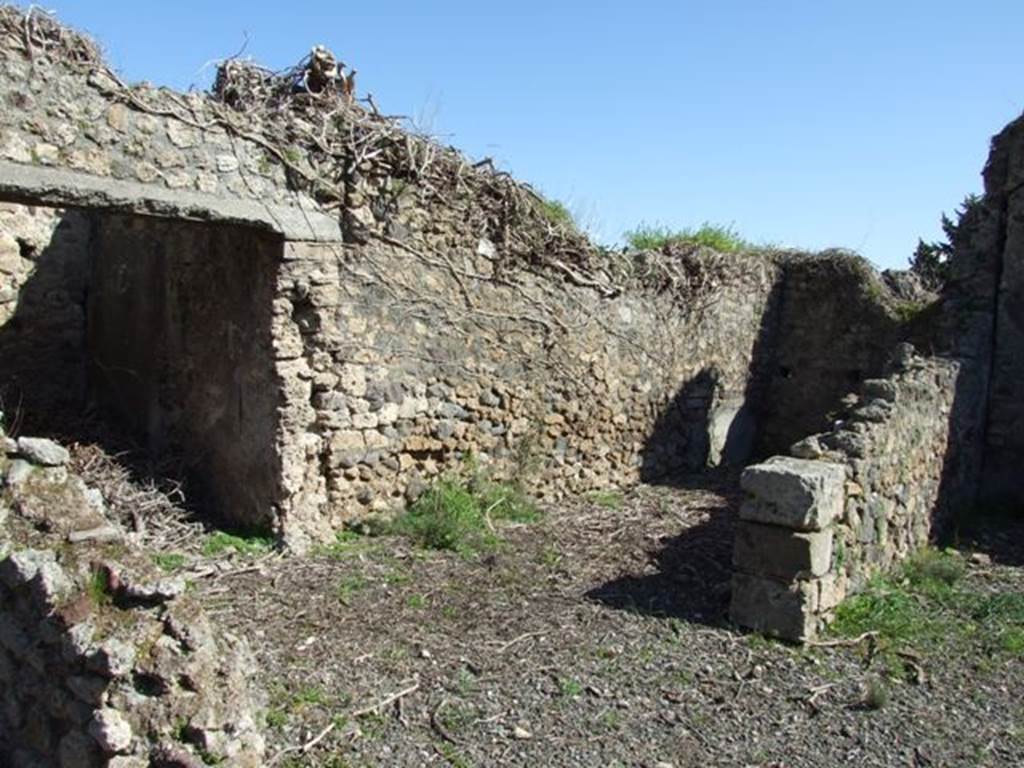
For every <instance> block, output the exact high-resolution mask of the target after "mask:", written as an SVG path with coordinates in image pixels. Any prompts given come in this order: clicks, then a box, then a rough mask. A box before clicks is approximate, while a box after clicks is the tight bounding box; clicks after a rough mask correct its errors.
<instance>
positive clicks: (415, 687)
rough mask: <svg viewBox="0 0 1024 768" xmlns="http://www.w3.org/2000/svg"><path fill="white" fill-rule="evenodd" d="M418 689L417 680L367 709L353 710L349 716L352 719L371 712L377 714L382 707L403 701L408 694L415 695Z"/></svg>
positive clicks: (418, 683)
mask: <svg viewBox="0 0 1024 768" xmlns="http://www.w3.org/2000/svg"><path fill="white" fill-rule="evenodd" d="M419 688H420V681H419V680H417V681H416V682H414V683H413V684H412V685H410V686H409V687H408V688H403V689H402V690H400V691H398V692H397V693H393V694H391V695H390V696H387V697H385V698H383V699H381V700H380V701H378V702H377V703H376V704H371V705H370V706H368V707H363V708H362V709H357V710H355V711H354V712H353V713H352V714H351V716H352V717H364V716H365V715H369V714H372V713H373V712H379V711H380V710H382V709H384V707H386V706H388V704H394V703H395V702H396V701H398V700H399V699H403V698H405V697H406V696H408V695H409V694H411V693H415V692H416V691H418V690H419Z"/></svg>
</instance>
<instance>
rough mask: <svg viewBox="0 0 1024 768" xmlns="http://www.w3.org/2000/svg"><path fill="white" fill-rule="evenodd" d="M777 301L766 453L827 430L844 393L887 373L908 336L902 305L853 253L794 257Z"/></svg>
mask: <svg viewBox="0 0 1024 768" xmlns="http://www.w3.org/2000/svg"><path fill="white" fill-rule="evenodd" d="M779 301H780V306H779V311H778V319H777V326H776V328H775V329H774V332H773V334H772V335H773V338H774V340H775V343H774V346H775V354H774V356H773V357H774V359H773V363H772V366H771V368H770V370H769V372H768V373H769V379H768V385H767V391H766V396H765V398H764V401H763V402H764V410H763V413H762V415H761V418H760V423H761V431H760V434H759V440H758V444H759V452H760V453H761V455H771V454H773V453H779V452H785V451H786V450H788V448H789V446H790V445H792V444H793V443H794V442H796V441H797V440H799V439H800V438H802V437H805V436H806V435H809V434H813V433H815V432H821V431H823V430H825V429H827V428H828V427H829V426H830V421H829V419H830V414H832V413H834V412H835V411H836V409H837V408H838V406H839V403H840V401H841V400H842V398H843V397H844V396H845V395H848V394H850V393H851V392H856V391H857V390H858V389H859V388H860V385H861V383H862V382H863V381H864V380H865V379H869V378H871V377H872V376H877V375H878V374H879V373H880V372H881V371H882V369H883V367H884V366H885V363H886V361H887V360H888V358H889V355H890V354H891V352H892V349H893V347H894V346H895V344H896V343H897V342H898V341H899V340H900V339H901V337H902V334H903V333H904V329H903V326H902V324H901V322H900V319H899V317H898V315H897V314H896V311H895V310H896V307H898V302H896V301H894V300H893V299H892V298H891V297H890V296H888V289H887V288H886V286H885V285H884V284H883V283H882V280H881V278H880V277H879V275H878V273H877V272H875V270H874V269H872V268H871V267H870V266H869V265H868V263H867V262H865V261H864V260H863V259H860V258H858V257H855V256H853V255H849V256H847V257H845V258H843V257H837V258H820V257H802V258H801V257H794V258H791V259H789V260H788V261H787V263H786V279H785V283H784V285H783V289H782V291H781V295H780V299H779Z"/></svg>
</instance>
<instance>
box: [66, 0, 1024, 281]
mask: <svg viewBox="0 0 1024 768" xmlns="http://www.w3.org/2000/svg"><path fill="white" fill-rule="evenodd" d="M46 6H47V7H49V8H52V9H54V10H56V11H57V13H58V16H59V17H60V18H61V19H63V20H64V21H66V22H69V23H71V24H74V25H75V26H77V27H80V28H82V29H85V30H86V31H88V32H90V33H91V34H92V35H93V36H94V37H95V38H97V39H98V40H99V41H100V43H101V44H102V45H103V46H104V48H105V49H106V51H107V54H108V58H109V60H110V61H111V63H112V64H113V65H114V66H115V67H116V68H117V69H118V70H119V71H120V72H121V73H122V74H123V75H125V76H126V77H128V78H129V79H132V80H149V81H151V82H154V83H157V84H162V85H170V86H174V87H177V88H188V87H190V86H192V85H195V86H197V87H205V86H206V85H207V84H208V83H209V81H210V79H211V77H212V68H211V67H209V66H208V67H206V69H203V65H204V64H205V63H207V62H210V61H212V60H216V59H220V58H223V57H225V56H228V55H231V54H232V53H234V52H236V51H237V50H238V49H239V48H240V47H241V45H242V44H243V41H245V40H246V39H248V45H247V48H246V51H245V52H246V54H247V55H250V56H252V57H254V58H255V59H257V60H258V61H260V62H261V63H264V64H266V65H268V66H271V67H274V68H283V67H285V66H288V65H290V64H293V63H294V62H296V61H297V60H298V59H300V58H301V57H302V56H304V55H305V54H306V53H307V52H308V50H309V48H310V47H311V46H312V45H313V44H315V43H323V44H326V45H327V46H329V47H330V48H332V49H333V50H334V51H335V52H336V53H337V54H338V56H339V57H340V58H341V59H342V60H343V61H345V62H346V63H348V64H349V65H351V66H354V67H355V68H356V69H358V71H359V75H358V82H359V90H360V93H361V94H365V92H366V91H371V92H372V93H373V94H374V98H375V100H376V102H377V103H378V104H379V105H381V108H382V109H383V110H384V111H385V112H387V113H391V114H404V115H408V116H410V117H411V118H413V119H415V120H416V121H417V122H418V123H419V124H420V125H421V126H423V127H425V128H428V129H429V130H430V131H431V132H433V133H434V134H436V135H438V136H439V137H440V138H441V139H442V140H444V141H446V142H448V143H451V144H454V145H456V146H458V147H460V148H461V149H463V150H464V151H465V152H467V153H468V154H469V155H470V156H472V157H474V158H481V157H484V156H492V157H493V158H494V159H495V160H496V162H498V163H499V164H500V165H501V166H502V167H504V168H506V169H508V170H510V171H512V172H513V173H514V174H515V175H516V176H517V177H519V178H521V179H523V180H525V181H528V182H530V183H532V184H534V185H535V186H537V187H538V188H539V189H541V190H542V191H543V192H544V193H545V194H547V195H549V196H552V197H555V198H559V199H561V200H563V201H564V202H565V203H566V204H567V205H568V206H569V208H570V209H571V210H573V211H574V213H576V214H577V217H578V218H579V219H580V220H581V221H582V222H583V223H584V224H585V225H586V226H588V227H589V228H590V229H591V230H592V231H593V233H594V234H595V235H596V236H597V238H598V239H599V240H602V241H603V242H607V243H615V242H616V241H617V240H618V239H619V237H620V236H621V234H622V233H623V231H625V230H627V229H629V228H631V227H633V226H635V225H636V224H638V223H640V222H647V223H651V224H663V225H668V226H673V227H683V226H688V225H695V224H700V223H701V222H703V221H712V222H717V223H723V224H732V225H734V226H735V227H736V228H737V229H738V230H740V231H741V232H742V233H743V234H744V235H746V236H747V237H749V238H750V239H753V240H762V241H768V242H774V243H778V244H783V245H793V246H801V247H807V248H815V249H816V248H824V247H829V246H841V247H846V248H852V249H855V250H858V251H860V252H861V253H863V254H864V255H865V256H867V257H868V258H869V259H871V260H872V261H874V262H875V263H876V264H879V265H882V266H901V265H903V264H905V262H906V259H907V257H908V256H909V255H910V253H911V252H912V251H913V248H914V246H915V244H916V242H917V238H918V236H924V237H925V238H926V239H935V238H938V237H939V235H940V228H939V224H938V222H939V215H940V213H941V212H942V211H951V210H953V209H954V208H955V207H956V206H957V204H958V203H959V202H960V201H961V200H962V199H963V197H964V195H966V194H967V193H970V192H979V191H980V189H981V181H980V176H979V172H980V170H981V167H982V165H983V164H984V160H985V157H986V154H987V150H988V141H989V138H990V137H991V136H992V135H993V134H994V133H996V132H997V131H998V130H999V129H1000V128H1001V127H1002V126H1003V125H1004V124H1005V123H1007V122H1008V121H1010V120H1011V119H1013V118H1015V117H1016V116H1018V115H1019V114H1020V113H1021V112H1022V110H1024V78H1022V77H1021V73H1022V72H1024V64H1022V61H1021V32H1022V30H1024V2H1022V1H1021V0H978V1H977V2H975V3H965V2H963V0H957V1H956V2H952V1H949V0H927V1H925V0H888V2H879V1H877V0H857V1H856V2H854V1H852V0H815V1H811V0H771V1H770V2H769V1H767V0H762V1H760V2H754V1H753V0H743V1H740V0H717V1H712V0H703V1H701V2H692V1H690V0H680V1H679V2H668V1H667V0H665V1H659V2H653V1H651V2H644V1H643V0H634V2H631V3H627V2H616V3H610V2H601V1H599V0H592V1H591V2H577V1H576V0H572V1H570V2H556V1H555V0H549V1H548V2H535V1H534V0H518V2H515V3H509V4H500V5H499V4H494V3H486V2H480V0H476V1H475V2H469V1H468V0H450V1H438V2H423V1H420V2H415V1H414V0H390V1H389V2H387V3H383V2H374V0H363V1H362V2H354V1H353V0H347V2H338V3H304V2H292V3H290V4H289V3H281V2H273V3H270V2H259V1H258V0H248V2H244V3H243V2H236V0H217V2H209V0H206V1H205V2H199V1H198V0H176V1H175V2H166V0H164V1H161V2H154V1H152V0H133V1H132V2H125V1H122V0H102V2H100V1H98V0H88V1H86V0H50V2H48V3H46Z"/></svg>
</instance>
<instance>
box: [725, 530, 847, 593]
mask: <svg viewBox="0 0 1024 768" xmlns="http://www.w3.org/2000/svg"><path fill="white" fill-rule="evenodd" d="M832 538H833V534H832V531H831V530H825V531H814V532H811V533H797V532H795V531H792V530H790V529H788V528H780V527H779V526H776V525H763V524H761V523H749V522H740V523H738V524H737V526H736V543H735V548H734V550H733V565H735V566H736V567H737V568H738V569H739V570H741V571H744V572H746V573H756V574H760V575H762V576H774V577H775V578H779V579H784V580H792V579H798V578H804V579H805V578H807V577H808V576H823V575H825V574H826V573H828V570H829V567H830V565H831V563H832Z"/></svg>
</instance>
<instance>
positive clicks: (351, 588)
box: [335, 575, 369, 605]
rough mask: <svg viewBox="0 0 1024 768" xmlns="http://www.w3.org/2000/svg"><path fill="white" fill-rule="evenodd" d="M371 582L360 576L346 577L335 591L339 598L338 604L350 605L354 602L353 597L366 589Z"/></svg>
mask: <svg viewBox="0 0 1024 768" xmlns="http://www.w3.org/2000/svg"><path fill="white" fill-rule="evenodd" d="M368 583H369V582H367V581H366V579H365V578H363V577H362V576H359V575H353V576H346V577H345V578H344V579H342V580H341V581H340V582H338V586H337V588H336V589H335V594H336V595H337V596H338V602H340V603H341V604H342V605H348V604H349V603H351V602H352V596H353V595H354V594H355V593H356V592H358V591H360V590H361V589H363V588H364V587H366V585H367V584H368Z"/></svg>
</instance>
